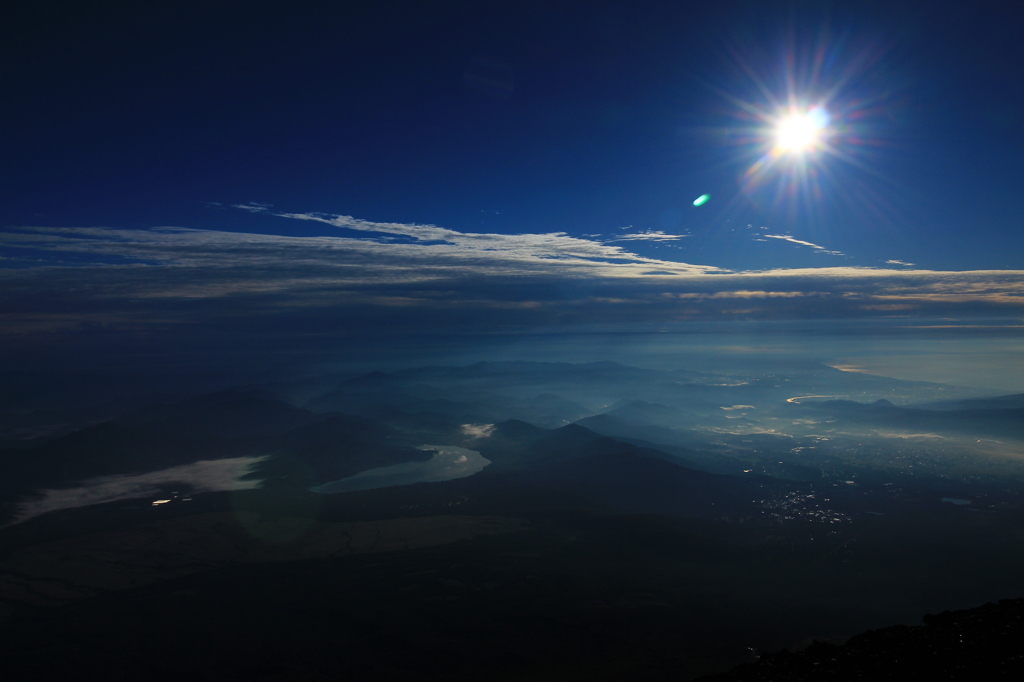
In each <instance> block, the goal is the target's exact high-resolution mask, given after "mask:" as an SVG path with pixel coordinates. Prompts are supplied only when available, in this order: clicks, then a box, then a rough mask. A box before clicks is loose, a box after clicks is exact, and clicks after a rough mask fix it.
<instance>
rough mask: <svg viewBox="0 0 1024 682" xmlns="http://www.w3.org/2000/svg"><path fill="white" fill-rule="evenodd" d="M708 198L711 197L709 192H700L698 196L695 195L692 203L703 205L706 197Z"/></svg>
mask: <svg viewBox="0 0 1024 682" xmlns="http://www.w3.org/2000/svg"><path fill="white" fill-rule="evenodd" d="M710 198H711V195H710V194H701V195H700V196H699V197H697V198H696V199H694V200H693V205H694V206H703V205H704V204H706V203H708V199H710Z"/></svg>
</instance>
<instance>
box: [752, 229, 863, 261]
mask: <svg viewBox="0 0 1024 682" xmlns="http://www.w3.org/2000/svg"><path fill="white" fill-rule="evenodd" d="M761 236H762V237H764V238H766V239H781V240H783V241H786V242H789V243H791V244H798V245H800V246H806V247H809V248H812V249H814V250H815V251H817V252H819V253H825V254H828V255H830V256H843V255H845V254H844V253H843V252H842V251H833V250H831V249H826V248H825V247H824V246H820V245H818V244H815V243H813V242H807V241H804V240H803V239H797V238H796V237H792V236H790V235H788V234H763V235H761Z"/></svg>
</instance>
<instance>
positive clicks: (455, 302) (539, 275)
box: [0, 206, 1024, 344]
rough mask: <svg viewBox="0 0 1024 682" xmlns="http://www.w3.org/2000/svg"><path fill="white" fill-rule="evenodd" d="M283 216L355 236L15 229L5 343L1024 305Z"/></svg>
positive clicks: (884, 275)
mask: <svg viewBox="0 0 1024 682" xmlns="http://www.w3.org/2000/svg"><path fill="white" fill-rule="evenodd" d="M245 209H246V210H248V211H254V212H259V213H263V214H266V213H269V212H270V209H269V208H267V207H263V206H246V207H245ZM274 215H277V216H279V217H280V218H281V219H282V221H286V220H291V221H306V222H310V221H312V222H315V223H318V224H320V225H326V226H329V227H330V228H336V229H337V230H338V234H337V235H330V234H328V235H320V236H305V237H298V236H294V235H289V234H251V233H242V232H227V231H215V230H196V229H189V228H180V227H156V228H151V229H121V228H103V227H78V228H54V227H31V228H29V227H26V228H20V229H14V230H7V231H5V232H2V233H0V248H3V249H4V250H5V254H6V255H7V256H8V257H11V258H18V257H19V256H18V254H22V255H25V254H31V258H32V260H31V267H19V268H7V269H3V268H0V323H2V324H0V327H2V331H0V336H5V337H6V338H7V339H8V340H9V341H11V342H14V341H12V340H16V339H19V338H20V339H22V342H23V343H27V344H30V343H34V342H35V341H34V340H37V339H40V338H43V337H45V335H46V334H50V335H51V336H52V338H54V339H56V338H58V336H60V335H62V334H65V335H66V334H99V333H101V332H103V333H107V334H111V335H121V336H122V337H124V338H128V336H127V335H131V334H135V335H139V334H142V335H146V334H149V335H161V336H162V337H164V338H167V339H172V338H174V337H175V335H176V334H184V333H186V331H185V330H187V333H188V334H192V335H193V336H195V337H197V338H198V337H199V336H203V335H206V336H208V337H213V336H216V337H217V338H220V339H225V341H224V342H225V343H227V342H228V341H226V340H227V339H236V338H241V339H245V340H246V342H248V341H250V340H252V339H255V338H263V337H266V336H267V335H272V336H274V337H275V338H280V339H300V338H305V339H309V338H314V337H316V338H329V337H331V335H336V334H352V333H361V332H364V331H367V330H374V331H381V332H387V330H395V329H404V330H408V331H409V332H410V333H421V332H426V331H430V330H438V329H446V330H452V329H463V330H474V331H486V330H488V329H505V330H508V329H529V328H536V327H544V328H548V329H550V328H568V327H572V326H573V325H580V324H598V323H599V324H608V325H623V324H626V325H634V326H635V325H645V324H647V325H664V324H671V323H674V322H679V323H682V322H685V321H688V320H722V319H764V318H768V319H850V318H869V317H879V316H882V317H885V316H889V317H892V316H911V315H913V316H925V315H931V316H951V317H958V316H959V317H963V316H968V317H976V316H978V315H1003V316H1006V315H1024V272H1020V271H968V272H942V271H930V270H920V269H909V268H908V267H907V266H906V265H904V264H902V263H901V264H900V266H899V268H898V269H897V268H889V269H884V268H865V267H850V266H844V267H821V268H800V269H776V270H760V271H742V272H738V271H730V270H726V269H723V268H718V267H715V266H714V265H703V264H691V263H684V262H676V261H670V260H660V259H655V258H648V257H643V256H640V255H637V254H635V253H632V252H631V251H630V250H628V249H627V248H624V247H623V246H621V245H615V244H608V243H603V242H601V241H599V239H600V238H598V237H574V236H570V235H567V234H564V233H526V234H486V233H485V234H476V233H465V232H459V231H457V230H451V229H447V228H441V227H437V226H433V225H418V224H403V223H381V222H372V221H365V220H359V219H356V218H352V217H349V216H332V215H323V214H313V213H276V214H274ZM283 224H284V223H283ZM282 231H286V228H285V229H284V230H282ZM775 238H777V239H785V240H786V241H791V242H794V243H797V244H799V245H802V246H808V247H813V248H815V249H816V250H823V251H826V252H827V250H824V249H823V248H822V247H818V246H816V245H813V244H810V243H809V242H803V241H802V240H797V239H794V238H792V237H784V236H779V235H776V236H775ZM683 253H685V252H683ZM26 262H27V259H26ZM41 335H42V336H41ZM54 335H55V336H54Z"/></svg>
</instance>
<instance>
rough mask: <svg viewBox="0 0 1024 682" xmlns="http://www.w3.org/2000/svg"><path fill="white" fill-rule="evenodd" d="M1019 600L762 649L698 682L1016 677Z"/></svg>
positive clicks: (1023, 646)
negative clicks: (831, 639)
mask: <svg viewBox="0 0 1024 682" xmlns="http://www.w3.org/2000/svg"><path fill="white" fill-rule="evenodd" d="M1022 675H1024V599H1005V600H1002V601H1000V602H998V603H995V604H985V605H984V606H981V607H978V608H974V609H967V610H962V611H945V612H943V613H940V614H939V615H937V616H933V615H927V616H925V617H924V625H919V626H916V627H908V626H905V625H898V626H895V627H889V628H883V629H881V630H871V631H868V632H865V633H863V634H860V635H857V636H855V637H851V638H850V639H849V640H848V641H847V642H846V643H845V644H842V645H839V644H829V643H825V642H814V643H813V644H811V646H809V647H808V648H807V649H806V650H804V651H801V652H799V653H790V652H788V651H785V650H784V651H781V652H779V653H775V654H765V655H764V656H762V657H761V658H760V660H759V661H757V662H756V663H748V664H744V665H741V666H739V667H738V668H736V669H735V670H732V671H730V672H728V673H724V674H721V675H714V676H712V677H705V678H702V679H703V680H705V681H706V682H712V681H713V682H784V681H787V682H788V681H791V682H813V681H814V680H836V681H837V682H838V681H842V680H892V681H893V682H895V681H897V680H899V681H900V682H904V681H913V682H916V681H917V680H920V681H921V682H934V681H935V680H965V681H966V680H986V681H988V680H1007V681H1009V680H1020V679H1021V677H1022Z"/></svg>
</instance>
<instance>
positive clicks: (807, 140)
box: [775, 107, 829, 154]
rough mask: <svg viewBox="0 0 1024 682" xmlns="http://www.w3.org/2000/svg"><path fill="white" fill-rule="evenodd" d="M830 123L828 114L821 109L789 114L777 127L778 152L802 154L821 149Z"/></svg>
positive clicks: (776, 146) (815, 108)
mask: <svg viewBox="0 0 1024 682" xmlns="http://www.w3.org/2000/svg"><path fill="white" fill-rule="evenodd" d="M828 123H829V116H828V112H827V111H825V110H824V109H823V108H821V107H813V108H811V109H810V110H808V111H806V112H800V111H796V112H793V111H791V112H789V113H788V114H787V115H786V116H785V117H782V118H780V119H779V121H778V123H777V125H776V128H775V149H776V151H778V152H783V153H790V154H802V153H805V152H809V151H813V150H815V149H817V148H819V147H820V146H821V145H822V143H823V141H824V137H825V133H826V131H827V129H828Z"/></svg>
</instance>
